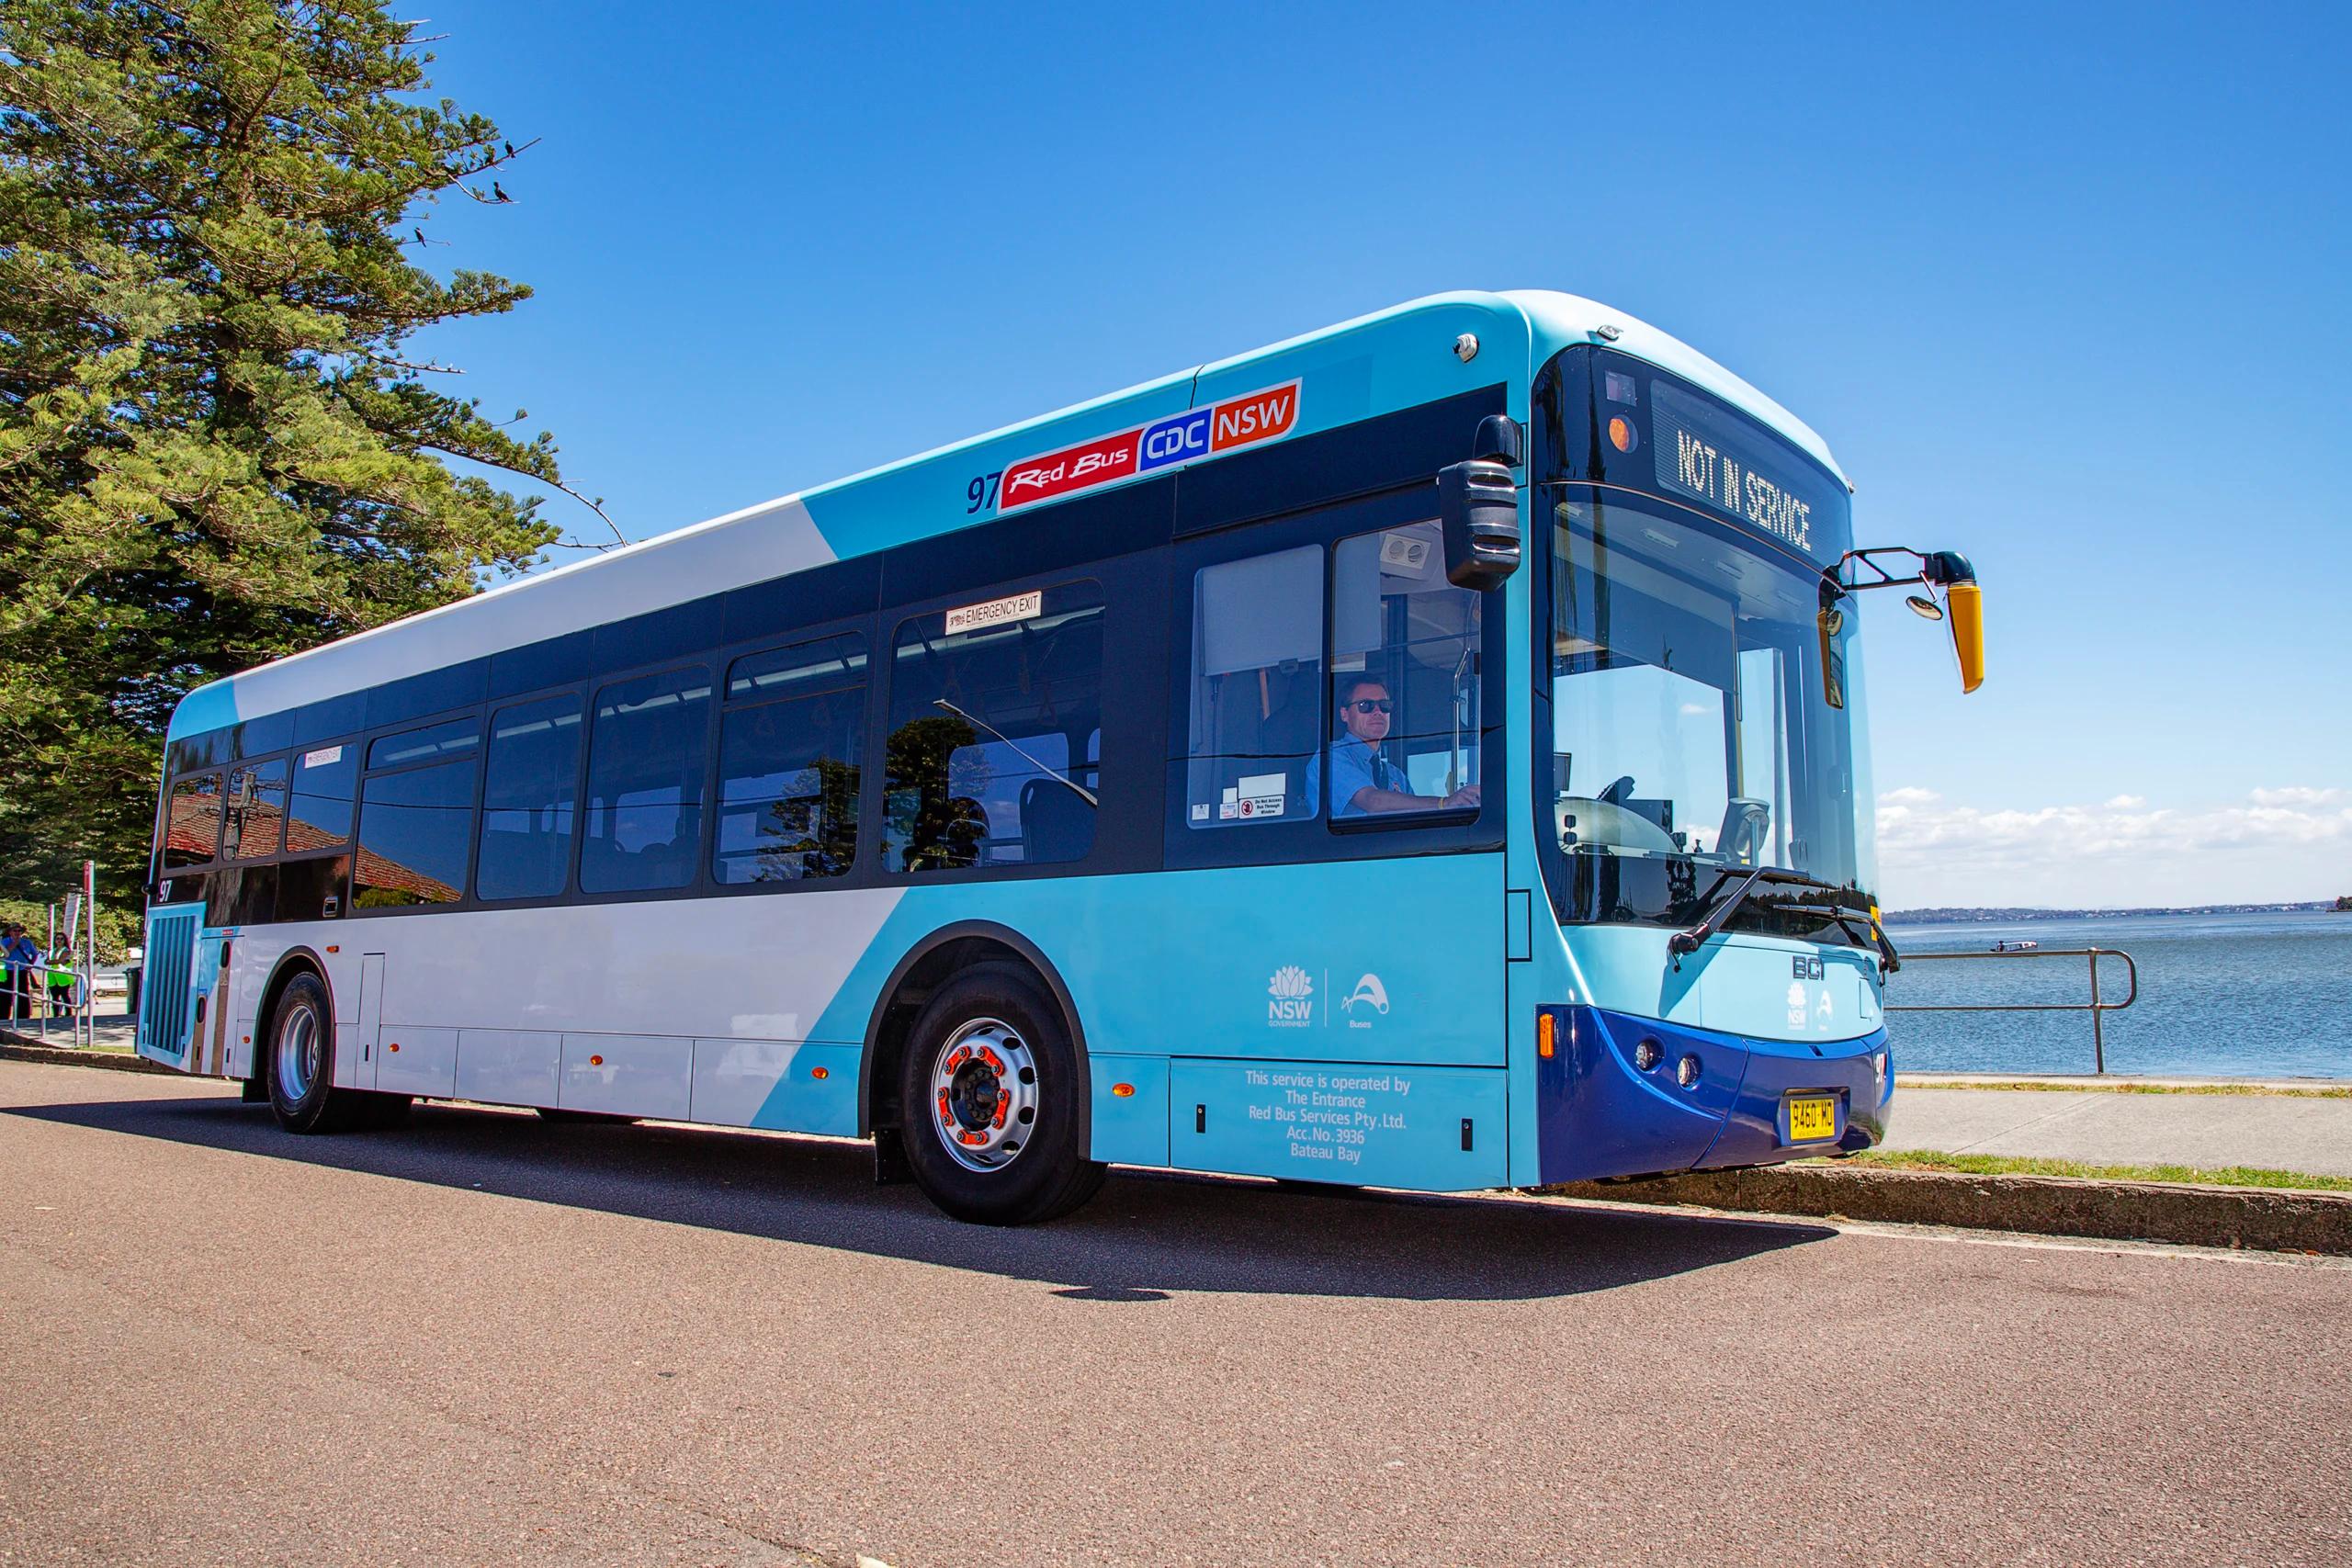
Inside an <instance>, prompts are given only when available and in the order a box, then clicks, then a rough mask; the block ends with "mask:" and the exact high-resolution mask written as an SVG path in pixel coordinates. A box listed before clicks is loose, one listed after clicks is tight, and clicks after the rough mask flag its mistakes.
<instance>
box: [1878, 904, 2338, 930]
mask: <svg viewBox="0 0 2352 1568" xmlns="http://www.w3.org/2000/svg"><path fill="white" fill-rule="evenodd" d="M2337 908H2339V906H2338V905H2337V904H2336V903H2335V901H2334V900H2331V899H2326V898H2314V899H2312V900H2310V901H2309V902H2306V903H2301V904H2165V905H2158V906H2155V907H2154V908H2138V909H2036V908H1967V909H1963V908H1934V909H1894V910H1891V911H1889V912H1887V913H1885V914H1883V915H1881V916H1880V917H1879V923H1880V924H1882V925H1889V926H1927V925H1964V924H1971V923H1973V924H1981V925H2021V924H2023V923H2025V922H2027V921H2029V920H2094V919H2119V918H2120V917H2124V916H2130V915H2304V914H2320V915H2324V914H2329V913H2333V912H2335V911H2336V910H2337Z"/></svg>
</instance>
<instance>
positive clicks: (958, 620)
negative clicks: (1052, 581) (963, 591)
mask: <svg viewBox="0 0 2352 1568" xmlns="http://www.w3.org/2000/svg"><path fill="white" fill-rule="evenodd" d="M1045 613H1046V591H1045V590H1044V589H1042V588H1033V589H1031V590H1030V591H1029V592H1026V593H1015V594H1012V595H1010V596H1009V597H1006V598H1003V599H991V600H989V602H988V603H987V604H967V605H965V606H964V607H963V608H962V609H960V610H950V611H948V612H947V635H948V636H950V637H953V636H955V635H956V633H957V632H977V631H983V630H986V629H987V628H988V627H989V626H1003V625H1005V624H1006V623H1008V622H1011V621H1034V620H1035V619H1036V618H1037V617H1038V616H1039V615H1044V614H1045Z"/></svg>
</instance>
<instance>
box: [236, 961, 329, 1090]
mask: <svg viewBox="0 0 2352 1568" xmlns="http://www.w3.org/2000/svg"><path fill="white" fill-rule="evenodd" d="M299 975H309V976H313V977H314V978H316V979H317V981H318V982H319V984H320V986H321V987H324V989H325V991H326V993H327V1013H328V1016H329V1017H330V1018H332V1017H333V1016H334V981H333V980H331V979H329V978H328V977H327V966H326V961H325V960H324V959H322V958H321V957H320V956H319V955H318V954H317V953H314V952H312V951H311V949H309V948H307V947H300V946H297V947H289V948H288V949H287V950H286V951H285V952H284V953H279V954H278V955H277V967H275V968H273V969H272V970H271V971H270V972H269V982H268V984H266V985H265V986H263V987H262V988H261V1005H260V1006H259V1007H257V1008H255V1009H254V1049H253V1057H252V1059H251V1060H250V1061H249V1062H247V1063H246V1069H247V1070H246V1073H245V1081H246V1082H247V1083H248V1084H251V1085H254V1086H256V1087H257V1088H258V1089H260V1090H261V1092H260V1093H259V1094H257V1095H251V1098H253V1099H255V1100H267V1099H268V1098H269V1094H268V1084H269V1077H268V1073H269V1030H270V1021H271V1020H272V1019H274V1018H276V1017H277V1004H278V1003H279V1002H280V1001H282V1000H284V999H285V996H286V987H288V986H290V985H292V984H293V983H294V979H295V976H299ZM249 1094H250V1091H249Z"/></svg>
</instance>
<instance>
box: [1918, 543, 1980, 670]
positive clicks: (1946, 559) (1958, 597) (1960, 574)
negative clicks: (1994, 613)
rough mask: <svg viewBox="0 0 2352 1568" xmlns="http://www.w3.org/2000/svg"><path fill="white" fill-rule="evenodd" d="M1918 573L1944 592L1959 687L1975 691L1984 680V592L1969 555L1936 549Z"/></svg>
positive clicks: (1930, 553) (1924, 561)
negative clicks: (1958, 662)
mask: <svg viewBox="0 0 2352 1568" xmlns="http://www.w3.org/2000/svg"><path fill="white" fill-rule="evenodd" d="M1919 575H1920V576H1922V577H1924V578H1926V579H1927V580H1928V581H1929V582H1931V583H1933V584H1935V585H1936V586H1937V587H1939V588H1940V589H1942V590H1943V591H1944V611H1945V620H1946V621H1947V622H1948V623H1949V624H1950V626H1951V651H1952V657H1954V658H1955V659H1957V660H1960V689H1961V692H1962V694H1967V693H1970V692H1973V691H1974V690H1975V689H1976V688H1977V687H1979V686H1981V685H1983V684H1984V683H1985V592H1984V590H1983V589H1981V588H1979V587H1978V586H1977V584H1976V569H1975V568H1974V567H1973V566H1971V565H1969V564H1968V558H1967V557H1966V556H1963V555H1958V554H1955V553H1954V552H1952V551H1951V550H1934V551H1931V552H1929V553H1928V555H1927V556H1926V557H1925V558H1923V561H1922V565H1921V570H1920V573H1919Z"/></svg>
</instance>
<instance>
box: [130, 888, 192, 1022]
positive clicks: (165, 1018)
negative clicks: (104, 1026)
mask: <svg viewBox="0 0 2352 1568" xmlns="http://www.w3.org/2000/svg"><path fill="white" fill-rule="evenodd" d="M203 919H204V910H203V908H202V907H201V906H198V907H195V908H187V909H160V910H156V911H154V912H153V913H151V914H149V915H148V917H147V957H146V960H145V967H146V973H145V975H144V976H142V985H143V989H142V992H141V996H140V998H139V1048H140V1050H141V1052H143V1053H146V1054H148V1055H158V1056H172V1057H178V1056H180V1055H185V1054H186V1052H187V1003H188V987H189V986H190V985H191V984H193V983H194V981H195V978H196V931H197V927H198V925H199V924H200V923H202V921H203Z"/></svg>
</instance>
